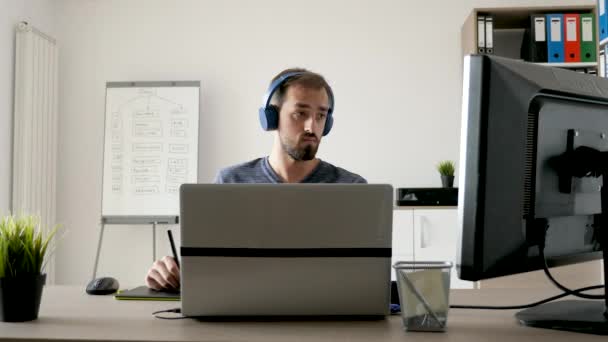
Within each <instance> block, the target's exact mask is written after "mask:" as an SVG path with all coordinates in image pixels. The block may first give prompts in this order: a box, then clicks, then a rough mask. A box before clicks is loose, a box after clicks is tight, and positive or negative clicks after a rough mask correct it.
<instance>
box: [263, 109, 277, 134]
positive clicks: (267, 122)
mask: <svg viewBox="0 0 608 342" xmlns="http://www.w3.org/2000/svg"><path fill="white" fill-rule="evenodd" d="M259 116H260V125H261V126H262V129H263V130H265V131H272V130H275V129H277V128H278V127H279V111H278V110H277V106H275V105H270V106H268V107H266V108H264V107H262V108H260V111H259Z"/></svg>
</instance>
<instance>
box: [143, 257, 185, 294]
mask: <svg viewBox="0 0 608 342" xmlns="http://www.w3.org/2000/svg"><path fill="white" fill-rule="evenodd" d="M179 282H180V278H179V267H178V266H177V264H176V263H175V259H173V258H172V257H170V256H166V257H164V258H162V259H160V260H156V261H155V262H154V264H152V267H150V270H148V274H147V275H146V285H147V286H148V287H149V288H151V289H154V290H157V291H160V290H166V289H171V290H179Z"/></svg>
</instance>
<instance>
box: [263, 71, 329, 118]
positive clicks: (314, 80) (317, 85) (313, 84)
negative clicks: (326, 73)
mask: <svg viewBox="0 0 608 342" xmlns="http://www.w3.org/2000/svg"><path fill="white" fill-rule="evenodd" d="M293 72H301V73H302V74H301V75H296V76H292V77H290V78H289V79H287V81H285V82H283V84H281V86H280V87H279V88H278V89H277V90H276V91H275V92H274V94H273V95H272V98H271V100H270V103H271V104H273V105H275V106H277V107H279V108H281V106H282V105H283V101H284V99H285V94H286V93H287V89H289V87H291V86H293V85H299V86H302V87H304V88H309V89H321V88H323V89H325V92H326V93H327V97H328V98H330V95H329V94H332V93H333V92H332V89H331V87H330V86H329V84H328V83H327V81H325V78H323V76H321V75H320V74H317V73H315V72H312V71H309V70H306V69H304V68H290V69H285V70H283V71H281V72H280V73H279V74H278V75H276V76H275V77H274V78H273V79H272V81H270V84H272V83H273V82H274V81H276V80H278V79H279V78H280V77H281V76H283V75H285V74H288V73H293ZM330 101H331V100H330ZM331 105H332V104H331V103H330V106H331Z"/></svg>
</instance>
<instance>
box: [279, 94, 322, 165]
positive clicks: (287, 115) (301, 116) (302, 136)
mask: <svg viewBox="0 0 608 342" xmlns="http://www.w3.org/2000/svg"><path fill="white" fill-rule="evenodd" d="M328 109H329V98H328V96H327V92H326V91H325V89H323V88H321V89H311V88H306V87H303V86H300V85H292V86H290V87H289V88H287V92H286V93H285V97H284V99H283V105H282V106H281V110H280V113H279V138H280V139H281V146H282V147H283V150H285V152H287V154H289V156H291V158H293V159H294V160H296V161H299V160H312V159H314V158H315V155H316V154H317V150H318V149H319V143H320V142H321V137H322V136H323V129H324V128H325V119H326V118H327V112H328Z"/></svg>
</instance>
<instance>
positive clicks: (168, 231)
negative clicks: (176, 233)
mask: <svg viewBox="0 0 608 342" xmlns="http://www.w3.org/2000/svg"><path fill="white" fill-rule="evenodd" d="M167 235H169V243H171V252H173V259H175V263H176V264H177V267H179V268H181V267H180V266H179V259H178V258H177V252H176V251H175V242H173V234H171V229H169V230H167Z"/></svg>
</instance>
